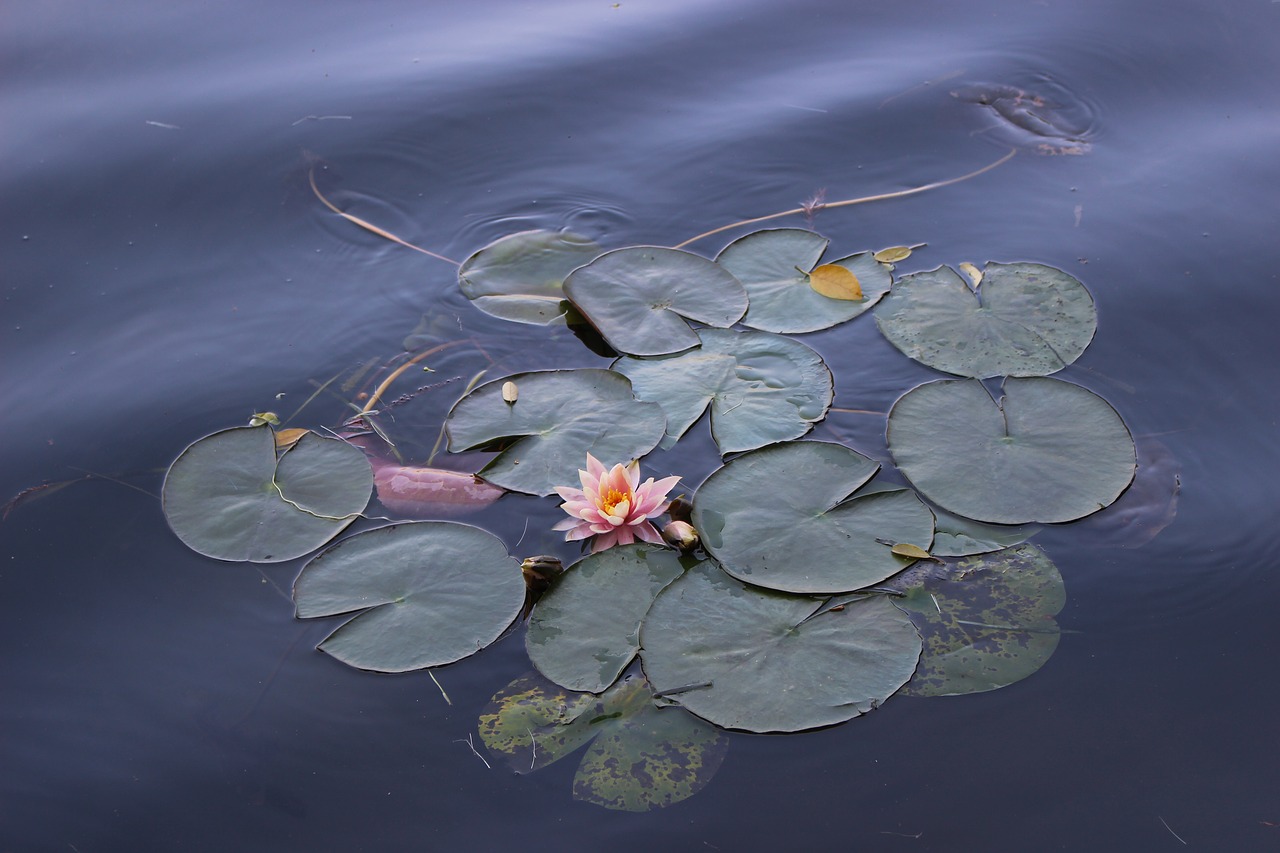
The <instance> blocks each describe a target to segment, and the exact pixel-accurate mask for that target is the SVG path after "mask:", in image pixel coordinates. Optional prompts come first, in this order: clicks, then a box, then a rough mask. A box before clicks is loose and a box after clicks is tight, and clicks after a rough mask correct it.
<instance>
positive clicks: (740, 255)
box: [716, 228, 892, 333]
mask: <svg viewBox="0 0 1280 853" xmlns="http://www.w3.org/2000/svg"><path fill="white" fill-rule="evenodd" d="M827 243H828V240H827V238H826V237H823V236H822V235H821V234H817V233H815V232H813V231H807V230H805V229H803V228H771V229H766V230H764V231H755V232H753V233H751V234H748V235H746V236H745V237H740V238H738V239H737V240H734V241H733V242H732V243H730V244H729V245H728V246H726V247H725V248H724V249H723V250H722V251H721V252H720V254H719V255H718V256H717V257H716V263H718V264H720V265H721V266H722V267H724V268H725V269H727V270H728V271H729V272H731V273H733V274H734V275H735V276H737V278H738V280H739V281H741V282H742V286H743V287H745V288H746V289H747V294H748V296H750V297H751V306H750V307H749V308H748V309H747V315H746V316H745V317H743V318H742V322H743V324H745V325H747V326H750V327H751V328H753V329H761V330H763V331H766V332H786V333H797V332H814V331H817V330H818V329H827V328H830V327H831V326H835V325H837V324H838V323H843V322H845V321H846V320H852V319H853V318H854V317H857V316H858V315H859V314H861V313H863V312H864V311H866V310H867V309H868V308H871V307H872V306H873V305H875V304H876V303H877V302H878V301H879V300H880V298H881V297H883V296H884V295H885V294H886V293H888V292H889V285H890V283H891V281H892V276H891V274H890V273H889V269H888V268H887V267H886V266H884V265H883V264H881V263H879V262H878V261H876V259H875V258H874V257H872V255H871V253H869V252H862V253H859V254H857V255H851V256H849V257H847V258H843V259H841V260H838V261H832V262H830V263H834V264H835V265H836V266H841V267H844V268H845V269H847V270H849V271H850V272H852V273H853V274H854V275H855V276H856V277H857V279H858V283H859V285H860V286H861V288H862V297H863V298H862V299H861V300H849V299H833V298H831V297H828V296H823V295H822V294H820V293H818V292H816V291H815V290H814V289H813V288H812V287H810V286H809V273H810V272H812V271H813V269H814V268H815V267H817V266H819V265H820V264H819V260H820V259H821V258H822V254H823V252H824V251H826V248H827Z"/></svg>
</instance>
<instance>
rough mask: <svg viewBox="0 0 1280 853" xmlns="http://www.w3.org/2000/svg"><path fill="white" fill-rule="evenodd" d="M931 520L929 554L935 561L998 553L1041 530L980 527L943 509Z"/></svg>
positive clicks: (1036, 527)
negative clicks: (931, 537) (931, 534)
mask: <svg viewBox="0 0 1280 853" xmlns="http://www.w3.org/2000/svg"><path fill="white" fill-rule="evenodd" d="M933 516H934V523H933V526H934V531H933V547H932V548H930V549H929V553H930V554H932V555H933V556H935V557H967V556H970V555H971V554H986V553H988V552H990V551H999V550H1001V549H1003V548H1008V547H1010V546H1012V545H1019V544H1021V543H1023V542H1026V541H1027V540H1028V539H1030V538H1031V537H1032V536H1035V535H1036V532H1037V531H1039V530H1040V525H1038V524H1019V525H1014V526H1008V525H1003V524H1001V525H996V524H983V523H982V522H981V521H974V520H973V519H971V518H962V517H961V516H958V515H954V514H952V513H949V512H947V511H946V510H942V509H934V510H933Z"/></svg>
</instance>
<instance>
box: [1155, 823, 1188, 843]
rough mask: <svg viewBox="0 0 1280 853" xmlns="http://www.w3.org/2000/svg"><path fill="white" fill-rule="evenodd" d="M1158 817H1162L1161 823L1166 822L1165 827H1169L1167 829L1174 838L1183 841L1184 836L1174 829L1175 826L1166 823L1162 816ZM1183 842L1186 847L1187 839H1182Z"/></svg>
mask: <svg viewBox="0 0 1280 853" xmlns="http://www.w3.org/2000/svg"><path fill="white" fill-rule="evenodd" d="M1156 817H1158V818H1160V822H1161V823H1164V828H1165V829H1167V830H1169V834H1170V835H1172V836H1173V837H1174V838H1176V839H1178V840H1179V841H1182V836H1181V835H1179V834H1178V833H1176V832H1174V831H1173V827H1171V826H1169V824H1167V823H1165V820H1164V818H1162V817H1160V815H1156ZM1182 844H1183V846H1184V847H1185V846H1187V842H1185V841H1182Z"/></svg>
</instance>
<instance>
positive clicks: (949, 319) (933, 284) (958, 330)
mask: <svg viewBox="0 0 1280 853" xmlns="http://www.w3.org/2000/svg"><path fill="white" fill-rule="evenodd" d="M876 323H877V324H878V325H879V327H880V331H881V333H883V334H884V336H885V337H886V338H888V339H889V341H890V342H891V343H892V344H893V345H894V346H895V347H897V348H898V349H899V350H901V351H902V352H903V353H904V354H906V355H907V356H909V357H911V358H913V359H915V360H916V361H918V362H920V363H921V364H924V365H927V366H929V367H932V368H935V369H936V370H942V371H945V372H947V373H954V374H956V375H958V376H971V377H975V378H979V379H984V378H987V377H991V376H1046V375H1048V374H1050V373H1055V372H1057V371H1059V370H1061V369H1062V368H1064V367H1066V366H1067V365H1068V364H1071V363H1072V362H1073V361H1075V360H1076V359H1077V358H1079V357H1080V354H1081V353H1082V352H1084V350H1085V348H1086V347H1087V346H1089V342H1090V341H1091V340H1093V333H1094V331H1095V330H1096V329H1097V326H1098V316H1097V311H1096V309H1095V308H1094V305H1093V297H1091V296H1090V295H1089V291H1088V290H1086V289H1085V286H1084V285H1083V284H1081V283H1080V282H1079V281H1078V280H1077V279H1075V278H1073V277H1072V276H1070V275H1067V274H1066V273H1065V272H1063V271H1062V270H1059V269H1054V268H1053V267H1048V266H1045V265H1043V264H1027V263H1018V264H994V263H993V264H987V265H986V267H985V268H984V270H983V272H982V283H981V284H980V285H979V286H978V288H977V289H976V291H975V290H971V289H970V288H969V285H968V283H967V282H966V281H965V279H964V278H962V277H961V276H960V274H959V273H957V272H956V271H955V270H953V269H951V268H950V267H939V268H938V269H936V270H931V271H929V272H921V273H916V274H914V275H909V276H906V277H904V278H903V279H901V280H900V281H898V282H897V283H896V284H895V285H894V286H893V291H892V292H891V293H890V294H889V297H888V298H887V299H885V300H884V301H883V302H881V304H880V306H879V307H878V308H877V309H876Z"/></svg>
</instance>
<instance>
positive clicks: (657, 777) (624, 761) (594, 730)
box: [479, 675, 729, 812]
mask: <svg viewBox="0 0 1280 853" xmlns="http://www.w3.org/2000/svg"><path fill="white" fill-rule="evenodd" d="M479 729H480V739H481V740H482V741H484V745H485V746H486V747H487V748H488V749H489V750H490V752H493V753H494V754H496V755H499V756H501V757H502V758H503V759H504V760H505V761H506V762H507V764H508V765H509V766H510V767H511V768H512V769H513V770H515V771H516V772H517V773H528V772H532V771H534V770H540V769H542V768H543V767H546V766H548V765H549V764H553V763H555V762H556V761H559V760H560V759H561V758H564V757H565V756H566V755H569V754H571V753H572V752H573V751H574V750H576V749H578V748H579V747H580V746H582V745H583V744H585V743H587V742H589V741H591V740H593V739H594V740H595V743H593V744H592V745H591V748H590V749H589V750H588V751H587V753H586V755H584V756H583V758H582V762H581V763H580V764H579V766H578V772H577V774H575V776H574V780H573V796H574V799H576V800H582V801H584V802H589V803H595V804H596V805H599V806H603V807H605V808H608V809H614V810H618V811H632V812H642V811H649V810H651V809H656V808H662V807H665V806H669V805H672V804H673V803H678V802H680V801H681V800H684V799H687V798H688V797H691V796H693V795H694V794H696V793H697V792H698V791H700V790H702V789H703V788H704V787H705V786H706V784H707V783H708V782H710V781H711V777H713V776H714V775H715V774H716V771H717V770H719V769H720V764H721V762H722V761H723V760H724V755H725V752H726V751H727V750H728V748H729V739H728V737H727V736H726V735H725V734H724V733H723V732H720V731H718V730H717V729H716V728H715V727H713V726H710V725H708V724H707V723H705V722H703V721H702V720H699V719H698V718H697V717H694V716H692V715H690V714H688V713H685V712H684V711H681V710H679V709H676V708H666V709H660V708H658V707H656V706H655V705H654V703H653V698H652V693H651V692H650V690H649V686H648V684H647V683H646V682H645V680H644V679H643V678H640V677H635V676H629V677H627V678H624V679H623V680H622V681H620V682H618V683H617V684H616V685H614V686H613V687H612V688H610V689H609V690H607V691H605V693H604V694H603V695H601V696H593V695H591V694H590V693H571V692H569V691H566V690H563V689H561V688H559V687H556V686H555V685H553V684H551V683H549V682H547V681H546V680H545V679H543V678H541V677H539V676H535V675H526V676H522V677H520V678H517V679H516V680H515V681H513V682H511V684H509V685H507V686H506V687H505V688H503V689H502V690H501V691H499V692H498V693H497V694H496V695H495V696H494V697H493V699H492V700H490V702H489V705H488V707H486V708H485V710H484V712H483V713H482V714H481V715H480V725H479Z"/></svg>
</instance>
